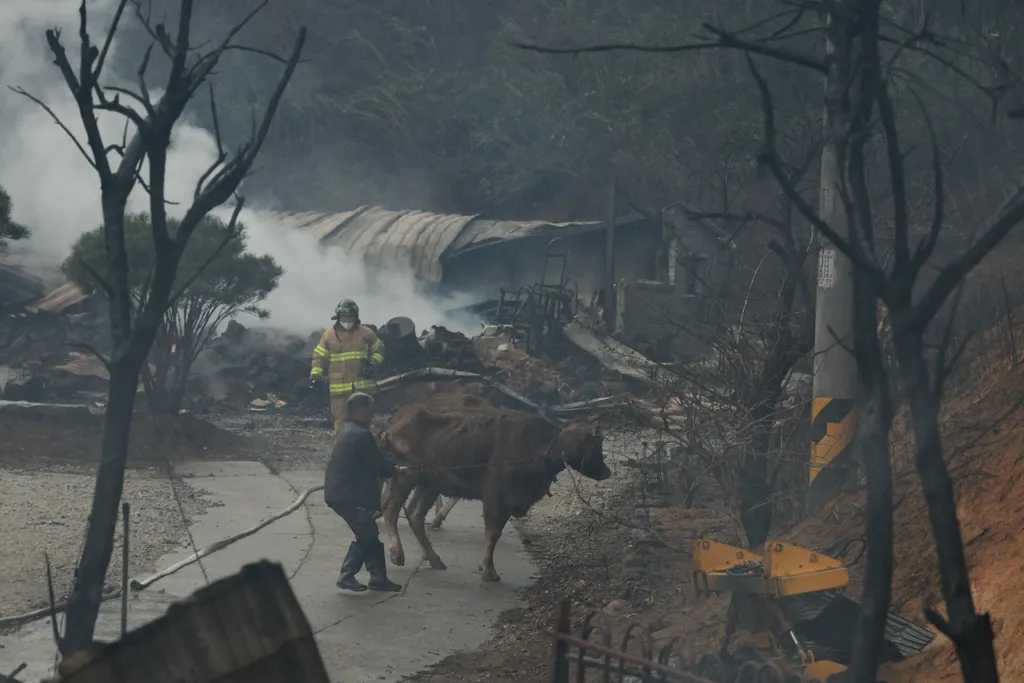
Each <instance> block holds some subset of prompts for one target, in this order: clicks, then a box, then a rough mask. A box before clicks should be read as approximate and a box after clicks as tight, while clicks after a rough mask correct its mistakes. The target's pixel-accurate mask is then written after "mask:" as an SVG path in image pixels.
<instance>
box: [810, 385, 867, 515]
mask: <svg viewBox="0 0 1024 683" xmlns="http://www.w3.org/2000/svg"><path fill="white" fill-rule="evenodd" d="M856 431H857V411H856V403H855V402H854V400H853V399H852V398H824V397H815V398H812V399H811V467H810V470H809V472H808V478H807V484H808V489H809V493H810V494H811V496H812V497H814V498H819V499H821V500H822V501H823V502H824V501H825V500H827V499H828V498H829V497H830V496H832V495H835V494H837V493H838V492H839V489H840V487H841V486H842V485H843V483H844V482H845V481H846V477H847V473H848V470H849V467H850V465H851V464H852V462H853V461H852V456H853V435H854V433H855V432H856Z"/></svg>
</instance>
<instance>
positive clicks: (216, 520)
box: [0, 462, 535, 683]
mask: <svg viewBox="0 0 1024 683" xmlns="http://www.w3.org/2000/svg"><path fill="white" fill-rule="evenodd" d="M180 470H181V474H182V475H183V476H188V477H192V479H190V483H191V484H192V485H193V486H194V487H195V488H197V489H200V490H204V491H207V492H208V493H209V494H210V497H211V499H212V500H214V501H219V503H220V504H215V506H214V507H211V508H210V509H209V510H208V511H207V513H206V514H205V515H203V516H202V517H200V518H199V519H198V520H196V523H195V524H194V525H193V526H192V528H191V532H192V536H193V539H194V541H195V544H196V546H197V547H199V548H202V547H205V546H207V545H209V544H210V543H213V542H214V541H217V540H220V539H222V538H225V537H227V536H231V535H233V534H237V533H239V532H241V531H244V530H245V529H247V528H249V527H251V526H252V525H254V524H255V523H257V522H258V521H260V520H261V519H265V518H266V517H268V516H270V515H271V514H273V513H275V512H278V511H280V510H281V509H283V508H285V507H287V506H288V505H289V504H290V503H292V502H293V501H294V500H295V498H296V497H297V495H298V493H299V492H301V491H303V490H305V489H307V488H309V487H311V486H315V485H318V484H321V483H323V475H322V473H321V472H286V473H284V474H282V475H280V476H278V475H274V474H272V473H270V472H269V471H268V470H267V469H266V468H265V467H264V466H263V465H261V464H259V463H250V462H231V463H192V464H189V465H187V466H185V467H182V468H180ZM482 526H483V523H482V520H481V519H480V504H479V503H474V502H462V503H460V504H459V505H457V506H456V507H455V509H454V510H453V512H452V514H451V515H450V516H449V517H448V519H447V520H446V521H445V527H444V528H443V529H441V530H439V531H436V532H433V533H434V534H435V535H434V546H435V548H436V549H437V551H438V553H439V554H440V555H441V557H442V559H444V561H445V562H446V563H447V565H448V569H447V571H434V570H431V569H430V568H429V567H428V566H427V565H426V564H423V565H422V566H416V565H417V563H416V561H415V560H416V558H418V557H419V547H418V545H417V544H416V541H415V539H414V538H413V537H412V532H411V531H410V530H409V528H408V525H407V524H406V523H405V522H404V521H403V522H402V523H401V524H400V526H399V531H400V532H401V534H402V539H403V543H404V545H405V548H406V556H407V557H408V558H409V564H410V565H413V566H406V567H401V568H399V567H393V566H391V565H390V562H389V566H388V569H389V573H390V575H391V578H392V579H393V580H395V581H397V582H399V583H402V584H403V585H404V586H405V590H404V591H403V592H401V593H391V594H382V593H371V592H366V593H356V594H352V593H344V592H342V591H339V590H338V589H337V588H336V587H335V586H334V582H335V580H336V579H337V572H338V567H339V565H340V564H341V560H342V557H343V556H344V555H345V552H346V550H347V549H348V544H349V542H350V541H351V540H352V536H351V533H350V532H349V530H348V527H346V526H345V524H344V522H342V520H341V519H340V518H338V517H337V516H336V515H335V514H334V513H333V512H332V511H331V510H330V509H329V508H327V507H326V506H325V505H324V503H323V497H322V494H320V493H314V494H313V495H311V496H310V497H309V499H307V503H306V507H305V508H304V509H299V510H297V511H296V512H295V513H293V514H292V515H290V516H288V517H285V518H284V519H282V520H280V521H278V522H276V523H274V524H272V525H271V526H269V527H267V528H266V529H264V530H262V531H260V532H259V533H258V534H256V535H254V536H251V537H249V538H247V539H244V540H242V541H239V542H238V543H236V544H235V545H232V546H230V547H228V548H226V549H224V550H222V551H220V552H218V553H215V554H214V555H211V556H210V557H208V558H207V559H206V560H204V561H203V562H202V565H201V566H200V565H198V564H197V565H193V566H191V567H187V568H185V569H183V570H181V571H180V572H178V573H177V574H174V575H172V576H169V577H167V578H165V579H163V580H162V581H159V582H157V583H156V584H154V585H153V586H151V587H150V588H148V589H147V590H145V591H143V592H142V593H140V594H138V595H133V596H132V597H131V598H130V600H129V624H128V626H129V629H133V628H138V627H139V626H141V625H143V624H144V623H146V622H148V621H150V620H152V619H155V618H157V617H159V616H161V615H162V614H163V613H164V611H165V610H166V608H167V605H168V604H169V603H171V602H172V601H174V600H177V599H179V598H182V597H185V596H187V595H189V594H190V593H192V591H194V590H195V589H197V588H199V587H200V586H202V585H204V584H205V583H206V582H207V581H215V580H217V579H219V578H222V577H224V576H228V575H230V574H233V573H235V572H237V571H238V570H239V569H240V568H241V567H242V566H243V565H245V564H247V563H249V562H253V561H256V560H259V559H263V558H267V559H271V560H274V561H277V562H280V563H281V564H282V565H283V566H284V568H285V571H286V572H287V573H288V575H289V577H291V580H292V587H293V588H294V590H295V593H296V595H297V596H298V598H299V601H300V602H301V604H302V606H303V608H304V609H305V611H306V616H307V617H308V618H309V621H310V624H311V625H312V627H313V630H314V631H315V632H316V634H317V641H318V643H319V645H320V652H321V654H322V656H323V659H324V663H325V664H326V665H327V670H328V672H329V673H330V675H331V678H332V680H334V681H339V682H342V681H343V682H344V683H361V682H364V681H397V680H399V679H401V678H402V677H403V676H406V675H408V674H411V673H414V672H416V671H419V670H421V669H423V668H424V667H426V666H428V665H429V664H432V663H434V662H436V661H439V660H440V659H442V658H444V657H445V656H447V655H449V654H451V653H453V652H456V651H459V650H465V649H470V648H473V647H476V646H478V645H480V644H481V643H483V642H484V641H485V640H487V639H488V638H489V637H490V634H491V629H490V627H491V625H492V624H493V622H494V620H495V618H496V617H497V616H498V614H499V613H501V612H502V611H504V610H506V609H509V608H511V607H513V606H514V605H515V592H516V591H517V590H519V589H520V588H524V587H525V586H526V585H528V583H529V581H530V579H531V577H532V576H533V574H534V570H535V568H534V566H533V565H532V563H531V562H530V560H529V557H528V556H527V554H526V553H525V552H524V551H523V549H522V544H521V543H520V540H519V538H518V537H517V536H516V534H515V531H514V530H513V529H512V527H511V525H509V527H507V528H506V533H505V535H504V536H503V537H502V540H501V542H500V543H499V544H498V549H497V552H496V553H495V565H496V566H497V568H498V571H499V572H501V575H502V582H501V583H498V584H485V583H483V582H481V581H480V578H479V576H478V574H477V571H476V570H477V566H478V564H479V561H480V555H481V552H482V550H483V531H482ZM191 553H192V549H191V547H184V548H183V549H182V550H181V551H180V552H179V553H176V554H174V555H169V556H166V557H164V558H163V559H162V560H161V561H160V562H159V567H160V568H163V567H166V566H168V565H170V564H173V563H174V562H176V561H178V560H181V559H184V558H185V557H187V556H188V555H190V554H191ZM360 578H361V579H363V580H364V581H365V579H366V576H365V574H364V575H361V577H360ZM119 628H120V605H119V602H118V601H112V602H108V603H106V604H105V605H104V606H103V611H102V614H101V617H100V622H99V624H98V627H97V638H98V639H100V640H114V639H116V638H117V637H118V634H119ZM54 652H55V648H54V645H53V642H52V637H51V629H50V625H49V621H48V620H43V621H39V622H36V623H34V624H30V625H28V626H26V627H24V628H23V629H21V630H20V631H18V632H17V633H14V634H12V635H9V636H3V637H0V672H2V673H6V672H8V671H11V670H13V669H14V668H15V667H16V666H18V665H19V664H21V663H22V662H27V663H28V665H29V666H28V668H27V669H26V670H25V671H23V672H22V674H21V675H20V676H19V677H20V678H21V679H22V680H25V681H35V680H39V679H41V678H43V677H44V676H48V675H50V674H51V672H52V671H53V663H54Z"/></svg>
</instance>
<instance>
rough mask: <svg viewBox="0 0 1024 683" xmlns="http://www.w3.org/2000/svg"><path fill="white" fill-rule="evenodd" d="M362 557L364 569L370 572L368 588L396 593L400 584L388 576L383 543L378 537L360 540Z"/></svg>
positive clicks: (400, 588)
mask: <svg viewBox="0 0 1024 683" xmlns="http://www.w3.org/2000/svg"><path fill="white" fill-rule="evenodd" d="M362 544H363V553H364V554H363V557H364V558H365V560H366V571H368V572H370V582H369V588H370V590H372V591H390V592H392V593H397V592H399V591H400V590H402V584H400V583H395V582H394V581H392V580H391V579H389V578H388V569H387V564H386V563H385V560H384V544H383V543H381V542H380V539H379V538H371V539H368V540H364V541H362Z"/></svg>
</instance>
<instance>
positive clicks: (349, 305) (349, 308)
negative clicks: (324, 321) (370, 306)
mask: <svg viewBox="0 0 1024 683" xmlns="http://www.w3.org/2000/svg"><path fill="white" fill-rule="evenodd" d="M343 315H348V316H352V317H353V318H355V319H357V320H358V319H359V306H356V302H355V301H352V299H345V300H344V301H342V302H341V303H339V304H338V305H337V306H335V307H334V319H335V320H337V319H339V318H340V317H341V316H343Z"/></svg>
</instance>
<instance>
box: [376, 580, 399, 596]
mask: <svg viewBox="0 0 1024 683" xmlns="http://www.w3.org/2000/svg"><path fill="white" fill-rule="evenodd" d="M369 585H370V590H372V591H389V592H391V593H399V592H401V590H402V584H400V583H395V582H394V581H392V580H391V579H389V578H387V577H385V578H383V579H370V584H369Z"/></svg>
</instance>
